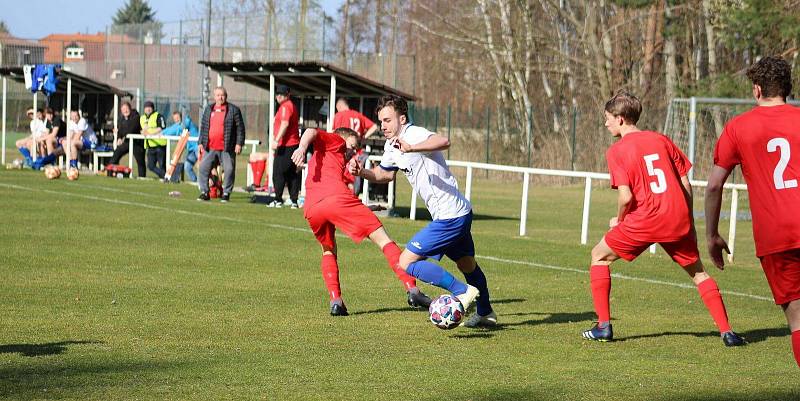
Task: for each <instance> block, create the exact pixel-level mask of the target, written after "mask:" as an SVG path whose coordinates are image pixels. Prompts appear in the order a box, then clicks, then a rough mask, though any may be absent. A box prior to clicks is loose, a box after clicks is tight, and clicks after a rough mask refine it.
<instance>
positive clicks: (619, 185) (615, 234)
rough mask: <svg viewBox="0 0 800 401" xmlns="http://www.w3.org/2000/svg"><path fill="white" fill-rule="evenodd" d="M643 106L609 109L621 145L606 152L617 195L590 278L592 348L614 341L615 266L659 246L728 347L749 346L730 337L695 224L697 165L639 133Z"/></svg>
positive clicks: (626, 98)
mask: <svg viewBox="0 0 800 401" xmlns="http://www.w3.org/2000/svg"><path fill="white" fill-rule="evenodd" d="M641 112H642V105H641V103H640V102H639V99H637V98H636V97H635V96H633V95H631V94H630V93H626V92H620V93H618V94H617V95H615V96H614V97H612V98H611V99H610V100H609V101H608V102H606V105H605V116H606V122H605V126H606V128H608V130H609V132H611V134H612V135H613V136H615V137H620V139H619V141H617V142H616V143H615V144H613V145H611V147H610V148H609V149H608V151H607V152H606V161H607V162H608V170H609V173H610V174H611V187H612V188H615V189H617V190H618V191H619V197H618V201H617V204H618V212H617V217H615V218H612V219H611V222H610V223H609V225H610V226H611V229H610V230H609V231H608V233H606V235H605V236H604V237H603V239H601V240H600V242H599V243H598V244H597V245H596V246H595V247H594V249H592V266H591V268H590V271H589V275H590V281H591V289H592V298H593V300H594V308H595V312H597V317H598V322H597V324H595V325H594V327H592V328H591V329H589V330H586V331H584V332H583V337H584V338H586V339H588V340H594V341H611V340H612V339H613V338H614V334H613V331H612V328H611V312H610V308H609V295H610V293H611V271H610V270H609V266H610V265H611V263H612V262H614V261H615V260H617V259H619V258H622V259H625V260H627V261H632V260H634V259H636V257H637V256H639V254H640V253H642V252H643V251H644V250H645V249H647V248H648V247H649V246H650V245H651V244H653V243H659V244H661V246H662V247H663V248H664V250H665V251H667V253H668V254H669V256H670V257H672V260H674V261H675V262H676V263H678V264H679V265H680V266H681V267H683V269H684V270H685V271H686V272H687V273H688V274H689V276H690V277H692V281H694V284H695V285H696V286H697V290H698V292H699V293H700V297H701V298H702V299H703V303H704V304H705V305H706V308H708V311H709V312H710V313H711V317H712V318H713V319H714V323H716V325H717V328H719V331H720V336H721V337H722V340H723V342H724V343H725V345H727V346H737V345H743V344H744V340H742V338H741V337H739V336H738V335H737V334H736V333H734V332H733V331H732V330H731V327H730V324H729V323H728V314H727V312H726V311H725V304H724V303H723V302H722V296H721V295H720V293H719V288H718V287H717V283H716V282H715V281H714V279H713V278H711V276H709V275H708V274H707V273H706V272H705V270H704V269H703V263H702V262H701V261H700V252H699V251H698V250H697V238H696V235H695V230H694V219H693V216H692V186H691V184H690V183H689V179H688V177H687V176H686V175H687V173H688V172H689V169H691V167H692V166H691V163H689V161H688V160H687V159H686V156H684V154H683V152H681V151H680V149H678V147H677V146H675V144H673V143H672V141H670V140H669V138H667V137H666V136H664V135H662V134H659V133H657V132H651V131H641V130H639V128H637V127H636V122H638V121H639V115H640V114H641Z"/></svg>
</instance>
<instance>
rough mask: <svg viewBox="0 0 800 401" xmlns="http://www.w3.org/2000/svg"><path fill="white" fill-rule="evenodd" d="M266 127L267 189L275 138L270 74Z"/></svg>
mask: <svg viewBox="0 0 800 401" xmlns="http://www.w3.org/2000/svg"><path fill="white" fill-rule="evenodd" d="M267 127H268V131H267V132H268V134H267V154H268V155H269V156H268V157H267V160H268V161H267V166H268V167H269V172H268V173H267V182H266V184H267V188H269V187H271V186H272V183H273V180H272V179H273V177H272V175H273V174H272V171H273V170H272V164H273V163H274V160H273V158H274V156H275V154H274V151H273V150H272V141H274V139H273V138H274V137H275V75H274V74H272V73H270V74H269V122H268V123H267Z"/></svg>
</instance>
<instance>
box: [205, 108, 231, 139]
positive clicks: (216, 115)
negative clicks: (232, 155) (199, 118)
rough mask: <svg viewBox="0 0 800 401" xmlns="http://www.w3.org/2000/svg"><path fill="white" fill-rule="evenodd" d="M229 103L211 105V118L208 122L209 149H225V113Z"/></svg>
mask: <svg viewBox="0 0 800 401" xmlns="http://www.w3.org/2000/svg"><path fill="white" fill-rule="evenodd" d="M227 111H228V105H227V104H223V105H221V106H217V105H216V104H214V105H212V106H211V118H210V119H209V123H208V150H225V113H226V112H227Z"/></svg>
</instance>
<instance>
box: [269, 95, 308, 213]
mask: <svg viewBox="0 0 800 401" xmlns="http://www.w3.org/2000/svg"><path fill="white" fill-rule="evenodd" d="M290 95H291V93H290V90H289V87H288V86H286V85H276V86H275V100H276V101H277V102H278V104H279V106H278V112H277V113H276V114H275V119H274V120H273V123H272V125H273V135H274V137H273V139H274V140H273V141H272V144H271V145H270V146H271V147H272V149H273V150H274V151H275V156H274V159H273V162H272V182H273V184H275V200H273V201H272V203H270V204H269V205H268V206H269V207H281V204H282V203H283V189H284V187H286V186H288V187H289V199H290V200H291V202H292V209H297V207H298V206H297V197H298V195H299V194H300V180H301V178H302V174H301V173H300V171H301V170H300V169H298V168H297V166H296V165H295V164H294V162H292V153H294V151H295V150H297V147H298V146H299V145H300V127H299V121H300V115H299V114H298V113H297V107H295V105H294V103H292V100H291V98H290Z"/></svg>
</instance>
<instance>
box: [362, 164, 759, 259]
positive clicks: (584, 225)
mask: <svg viewBox="0 0 800 401" xmlns="http://www.w3.org/2000/svg"><path fill="white" fill-rule="evenodd" d="M368 160H370V161H380V160H381V157H380V156H370V157H369V159H368ZM446 162H447V164H448V166H451V167H463V168H466V170H467V177H466V185H465V188H464V196H465V197H466V198H467V200H471V199H470V198H471V195H472V175H473V174H472V171H473V170H474V169H479V170H489V171H504V172H511V173H520V174H522V176H523V178H522V199H521V205H520V220H519V235H520V236H524V235H525V233H526V230H527V227H526V223H527V217H528V192H529V185H530V177H531V175H541V176H551V177H570V178H583V179H584V180H585V186H584V190H583V213H582V217H581V244H582V245H586V244H587V243H588V241H589V211H590V206H591V200H592V180H609V179H610V177H609V175H608V174H606V173H595V172H589V171H569V170H550V169H541V168H529V167H517V166H503V165H498V164H487V163H476V162H465V161H457V160H447V161H446ZM364 181H365V183H364V193H363V202H364V203H367V202H368V200H369V186H368V184H367V183H366V180H364ZM691 184H692V186H693V187H702V188H704V187H706V186H708V182H706V181H696V180H692V181H691ZM389 185H390V187H389V196H390V197H392V196H393V193H394V187H393V185H394V181H392V182H391V183H390V184H389ZM724 188H725V189H730V190H731V191H732V196H731V208H730V224H729V227H728V248H729V249H730V251H731V253H730V255H728V260H730V261H732V260H733V252H734V240H735V239H736V220H737V212H738V207H739V191H746V190H747V185H744V184H725V186H724ZM392 200H393V199H392V198H390V199H389V204H390V205H391V204H392ZM416 210H417V193H416V191H413V190H412V194H411V211H410V214H409V218H410V219H411V220H415V219H416V214H417V213H416ZM650 251H651V252H655V246H653V247H651V248H650Z"/></svg>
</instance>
